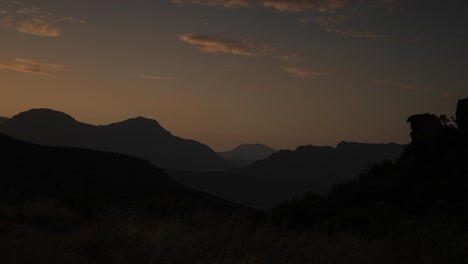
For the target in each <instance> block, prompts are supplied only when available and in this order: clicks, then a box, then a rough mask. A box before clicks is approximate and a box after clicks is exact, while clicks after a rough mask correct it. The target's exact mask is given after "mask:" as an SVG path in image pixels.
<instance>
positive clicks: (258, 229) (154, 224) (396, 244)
mask: <svg viewBox="0 0 468 264" xmlns="http://www.w3.org/2000/svg"><path fill="white" fill-rule="evenodd" d="M0 263H2V264H9V263H21V264H27V263H35V264H36V263H48V264H49V263H71V264H74V263H83V264H84V263H168V264H179V263H180V264H185V263H193V264H202V263H203V264H276V263H278V264H286V263H288V264H296V263H297V264H299V263H317V264H332V263H333V264H335V263H336V264H340V263H346V264H354V263H356V264H358V263H359V264H366V263H369V264H375V263H381V264H386V263H389V264H395V263H408V264H409V263H428V264H429V263H431V264H432V263H441V264H442V263H444V264H446V263H451V264H457V263H468V235H467V234H466V233H464V232H455V231H454V230H453V232H452V231H450V229H447V228H439V229H437V228H431V229H421V230H420V231H418V232H412V233H400V234H399V235H385V236H382V237H378V238H372V239H366V238H363V237H361V236H359V235H356V234H351V233H335V234H327V233H325V232H321V231H317V230H315V231H314V230H308V231H303V232H299V231H279V230H277V229H275V228H273V227H272V226H270V225H268V224H267V223H264V224H261V225H253V224H252V223H249V222H248V221H243V220H240V219H234V218H233V219H230V220H226V219H224V220H219V219H216V218H215V217H213V215H212V214H210V213H206V214H204V213H200V215H199V216H198V217H195V218H192V219H184V218H183V217H180V216H161V217H152V218H148V217H146V216H144V215H143V214H141V213H140V212H136V211H131V210H130V211H127V212H125V213H119V212H112V211H108V212H102V213H99V212H96V213H95V214H94V215H93V216H91V217H87V218H86V219H79V218H77V217H76V214H75V213H74V212H73V211H72V210H70V209H68V208H66V207H65V206H63V205H60V204H57V203H54V202H45V201H42V202H41V201H39V202H26V203H21V204H16V205H14V204H7V203H3V204H1V205H0Z"/></svg>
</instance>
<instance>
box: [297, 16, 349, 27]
mask: <svg viewBox="0 0 468 264" xmlns="http://www.w3.org/2000/svg"><path fill="white" fill-rule="evenodd" d="M347 18H348V17H347V16H346V15H343V14H341V15H334V16H332V15H327V16H307V17H304V18H302V19H300V20H299V22H301V23H315V24H318V25H320V26H322V27H332V26H335V25H336V24H338V23H340V22H343V21H345V20H347Z"/></svg>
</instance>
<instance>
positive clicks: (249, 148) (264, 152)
mask: <svg viewBox="0 0 468 264" xmlns="http://www.w3.org/2000/svg"><path fill="white" fill-rule="evenodd" d="M275 152H277V150H275V149H273V148H271V147H269V146H267V145H264V144H258V143H257V144H242V145H240V146H238V147H237V148H235V149H233V150H231V151H225V152H218V154H219V155H220V156H221V157H224V158H226V159H244V160H252V161H254V160H260V159H264V158H267V157H268V156H270V155H271V154H273V153H275Z"/></svg>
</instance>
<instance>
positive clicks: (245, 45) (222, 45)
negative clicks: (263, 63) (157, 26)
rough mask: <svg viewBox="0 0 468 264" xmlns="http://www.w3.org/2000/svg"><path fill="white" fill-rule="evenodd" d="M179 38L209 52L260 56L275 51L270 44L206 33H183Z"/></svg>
mask: <svg viewBox="0 0 468 264" xmlns="http://www.w3.org/2000/svg"><path fill="white" fill-rule="evenodd" d="M179 39H180V40H182V41H184V42H186V43H189V44H193V45H197V46H199V47H200V50H201V51H204V52H209V53H218V52H221V53H229V54H234V55H241V56H260V55H268V54H271V53H272V52H274V49H273V47H271V46H270V45H264V46H261V45H257V44H255V43H253V42H251V41H248V40H235V39H229V38H223V37H219V36H213V35H206V34H183V35H180V36H179Z"/></svg>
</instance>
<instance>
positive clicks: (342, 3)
mask: <svg viewBox="0 0 468 264" xmlns="http://www.w3.org/2000/svg"><path fill="white" fill-rule="evenodd" d="M171 2H172V3H176V4H195V5H199V6H211V7H224V8H238V7H245V8H248V7H265V8H274V9H276V10H278V11H282V12H302V11H307V10H310V11H315V12H321V13H326V12H334V11H337V10H341V9H343V8H345V7H346V6H347V5H349V6H353V7H356V6H358V5H360V6H368V7H369V8H373V9H382V10H387V11H395V10H403V8H399V7H397V1H396V0H171Z"/></svg>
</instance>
